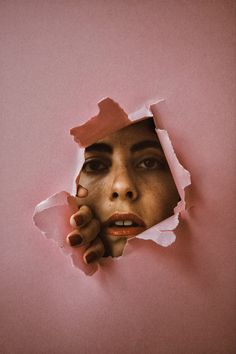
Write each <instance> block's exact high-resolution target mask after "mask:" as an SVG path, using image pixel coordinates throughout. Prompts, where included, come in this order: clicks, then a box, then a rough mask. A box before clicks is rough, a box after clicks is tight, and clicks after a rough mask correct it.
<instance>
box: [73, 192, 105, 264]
mask: <svg viewBox="0 0 236 354" xmlns="http://www.w3.org/2000/svg"><path fill="white" fill-rule="evenodd" d="M85 191H86V190H85V189H83V190H82V191H81V190H80V191H79V193H78V195H79V197H80V198H83V197H86V195H87V193H86V192H85ZM68 202H69V204H70V206H71V209H72V210H73V211H75V210H77V211H76V212H75V213H74V214H73V215H72V216H71V218H70V224H71V226H72V227H73V228H74V230H73V231H72V232H70V233H69V234H68V235H67V242H68V243H69V245H70V246H71V247H80V246H82V245H83V246H86V251H85V252H84V254H83V260H84V262H85V263H87V264H89V263H93V262H98V261H99V260H100V258H101V257H102V256H103V255H104V252H105V249H104V245H103V243H102V241H101V239H100V237H99V231H100V222H99V220H97V219H96V218H95V217H94V216H93V212H92V210H91V209H90V208H89V207H88V206H86V205H82V206H80V207H79V210H78V204H77V198H76V197H72V196H71V197H70V198H69V199H68Z"/></svg>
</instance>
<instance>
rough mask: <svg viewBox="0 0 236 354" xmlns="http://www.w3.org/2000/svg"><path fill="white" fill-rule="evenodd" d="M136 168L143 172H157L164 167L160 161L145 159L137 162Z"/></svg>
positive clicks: (154, 158) (150, 158)
mask: <svg viewBox="0 0 236 354" xmlns="http://www.w3.org/2000/svg"><path fill="white" fill-rule="evenodd" d="M136 167H137V168H138V169H143V170H157V169H163V168H164V167H165V163H164V161H162V159H158V158H156V157H147V158H145V159H142V160H141V161H139V162H138V163H137V165H136Z"/></svg>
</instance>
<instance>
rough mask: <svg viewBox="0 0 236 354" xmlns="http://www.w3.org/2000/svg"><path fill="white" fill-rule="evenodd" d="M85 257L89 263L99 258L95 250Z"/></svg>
mask: <svg viewBox="0 0 236 354" xmlns="http://www.w3.org/2000/svg"><path fill="white" fill-rule="evenodd" d="M85 259H86V262H87V263H88V264H89V263H92V262H94V261H95V260H96V259H97V254H96V253H95V252H91V253H89V254H87V256H86V257H85Z"/></svg>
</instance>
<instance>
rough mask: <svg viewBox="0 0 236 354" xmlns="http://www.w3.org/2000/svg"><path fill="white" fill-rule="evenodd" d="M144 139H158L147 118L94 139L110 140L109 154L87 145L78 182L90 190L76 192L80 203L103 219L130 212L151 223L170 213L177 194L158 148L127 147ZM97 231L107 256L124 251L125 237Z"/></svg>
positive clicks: (118, 254)
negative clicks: (85, 195) (78, 194)
mask: <svg viewBox="0 0 236 354" xmlns="http://www.w3.org/2000/svg"><path fill="white" fill-rule="evenodd" d="M147 140H148V141H155V142H158V138H157V135H156V132H155V131H154V130H153V129H152V128H151V127H150V124H148V122H147V120H145V121H142V122H139V123H137V124H133V125H130V126H128V127H126V128H124V129H122V130H120V131H118V132H115V133H113V134H111V135H109V136H108V137H106V138H104V139H101V140H99V141H98V143H105V144H108V145H109V146H111V147H112V149H113V153H112V154H110V153H107V152H101V151H90V152H86V151H85V164H84V167H83V168H82V170H81V172H80V176H79V184H80V185H81V186H83V187H84V188H86V189H87V190H88V195H87V197H84V198H77V199H78V204H79V205H87V206H88V207H90V208H91V210H92V212H93V215H94V217H96V218H97V219H98V220H99V221H100V223H101V224H103V223H104V222H105V221H106V220H107V219H108V218H109V217H110V216H112V215H113V214H114V213H117V212H118V213H132V214H135V215H137V216H138V217H139V218H140V219H141V220H143V222H144V223H145V225H146V228H149V227H151V226H153V225H155V224H157V223H158V222H160V221H162V220H164V219H166V218H167V217H169V216H171V215H172V214H173V209H174V207H175V206H176V205H177V203H178V201H179V194H178V192H177V189H176V186H175V183H174V180H173V177H172V175H171V173H170V170H169V167H168V165H167V162H166V159H165V156H164V153H163V151H162V149H161V148H158V149H157V148H154V147H148V148H144V149H141V150H139V151H135V152H132V151H131V148H132V146H134V145H135V144H137V143H139V142H142V141H147ZM96 236H97V235H96ZM99 237H100V238H101V239H102V241H103V244H104V245H105V249H106V250H107V251H108V252H109V254H110V255H111V256H113V257H116V256H120V255H121V254H122V252H123V249H124V246H125V243H126V242H127V238H126V237H119V236H118V237H117V236H112V235H104V234H103V233H102V231H100V234H99Z"/></svg>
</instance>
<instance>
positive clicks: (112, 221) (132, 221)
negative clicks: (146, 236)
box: [103, 213, 146, 237]
mask: <svg viewBox="0 0 236 354" xmlns="http://www.w3.org/2000/svg"><path fill="white" fill-rule="evenodd" d="M144 230H146V225H145V223H144V221H143V220H142V219H140V218H139V217H138V216H137V215H135V214H131V213H115V214H113V215H112V216H111V217H110V218H109V219H108V220H107V221H106V222H105V223H104V224H103V232H104V234H105V235H110V236H119V237H128V236H130V237H131V236H136V235H138V234H140V233H141V232H143V231H144Z"/></svg>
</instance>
